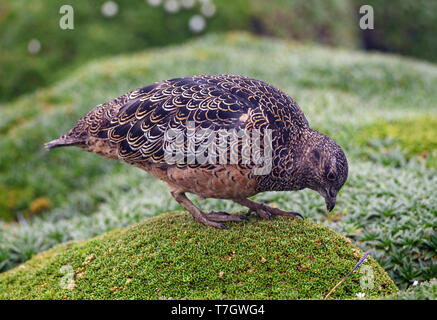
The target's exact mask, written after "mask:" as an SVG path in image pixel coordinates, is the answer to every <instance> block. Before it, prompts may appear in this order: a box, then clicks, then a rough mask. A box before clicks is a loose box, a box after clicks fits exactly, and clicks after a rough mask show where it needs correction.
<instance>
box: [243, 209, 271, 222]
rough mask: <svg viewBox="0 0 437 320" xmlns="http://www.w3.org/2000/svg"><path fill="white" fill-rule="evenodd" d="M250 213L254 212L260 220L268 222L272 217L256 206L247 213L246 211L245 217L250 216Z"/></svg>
mask: <svg viewBox="0 0 437 320" xmlns="http://www.w3.org/2000/svg"><path fill="white" fill-rule="evenodd" d="M252 212H255V213H256V214H257V215H258V217H260V218H261V219H267V220H270V218H271V217H272V215H271V214H270V213H269V212H268V211H266V210H265V209H264V208H263V207H262V206H258V207H256V208H249V211H247V214H246V215H247V216H250V214H251V213H252Z"/></svg>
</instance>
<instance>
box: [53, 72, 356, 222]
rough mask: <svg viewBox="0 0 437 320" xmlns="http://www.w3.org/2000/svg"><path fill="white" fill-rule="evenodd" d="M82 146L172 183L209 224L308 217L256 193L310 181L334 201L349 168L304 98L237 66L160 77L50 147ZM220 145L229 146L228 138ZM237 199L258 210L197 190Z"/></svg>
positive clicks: (177, 195) (100, 109) (103, 107)
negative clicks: (230, 70)
mask: <svg viewBox="0 0 437 320" xmlns="http://www.w3.org/2000/svg"><path fill="white" fill-rule="evenodd" d="M64 146H76V147H79V148H81V149H83V150H85V151H88V152H93V153H95V154H98V155H100V156H103V157H105V158H108V159H113V160H122V161H124V162H126V163H129V164H131V165H134V166H136V167H138V168H140V169H142V170H145V171H147V172H148V173H149V174H151V175H153V176H155V177H156V178H158V179H160V180H162V181H164V182H165V183H167V185H168V188H169V191H170V194H171V195H172V197H173V198H174V199H175V200H176V201H177V202H178V203H179V204H180V205H181V206H182V207H183V208H185V209H186V210H187V211H188V212H190V213H191V214H192V216H193V217H194V219H195V220H196V221H198V222H200V223H202V224H203V225H206V226H211V227H215V228H219V229H226V228H227V226H226V225H225V224H224V222H227V221H235V222H241V221H248V220H249V219H248V217H249V216H250V214H252V213H255V214H257V215H258V216H259V217H260V218H262V219H270V218H271V217H272V216H276V215H278V216H288V217H291V218H297V217H299V218H303V216H302V215H301V214H300V213H298V212H293V211H286V210H282V209H279V208H276V207H272V206H269V205H267V204H264V203H260V202H256V201H254V200H251V199H250V197H252V196H254V195H256V194H258V193H262V192H267V191H298V190H302V189H305V188H309V189H311V190H314V191H316V192H318V193H319V194H320V195H321V196H322V197H323V198H324V199H325V204H326V208H327V210H328V211H332V210H333V208H334V206H335V204H336V198H337V194H338V192H339V191H340V189H341V188H342V187H343V185H344V184H345V182H346V180H347V176H348V162H347V159H346V155H345V153H344V151H343V150H342V148H341V147H340V146H339V145H338V144H337V143H336V142H335V141H334V140H332V139H331V138H329V137H328V136H326V135H324V134H323V133H320V132H318V131H316V130H314V129H312V128H311V127H310V125H309V122H308V120H307V119H306V117H305V115H304V113H303V111H302V110H301V108H300V107H299V105H298V104H297V103H296V102H295V101H294V100H293V99H292V98H291V97H290V96H289V95H287V94H286V93H285V92H283V91H282V90H280V89H277V88H275V87H274V86H272V85H270V84H268V83H267V82H264V81H261V80H257V79H254V78H249V77H245V76H241V75H234V74H211V75H195V76H188V77H179V78H173V79H169V80H165V81H159V82H155V83H153V84H150V85H148V86H146V87H143V88H139V89H136V90H133V91H130V92H128V93H126V94H124V95H122V96H120V97H118V98H115V99H113V100H110V101H108V102H106V103H103V104H99V105H97V106H96V107H95V108H93V109H92V110H91V111H90V112H89V113H87V114H86V115H85V116H83V117H82V118H81V119H80V120H78V122H77V123H76V125H75V126H74V127H73V128H72V129H71V130H70V131H69V132H67V133H66V134H64V135H62V136H61V137H60V138H59V139H56V140H53V141H50V142H48V143H46V144H45V147H46V149H47V150H49V149H52V148H56V147H64ZM218 146H220V147H221V148H218ZM188 193H189V194H194V195H196V196H198V197H199V198H200V199H206V198H216V199H223V200H230V201H233V202H235V203H238V204H240V205H242V206H244V207H247V208H248V213H247V214H246V215H244V214H238V215H237V214H229V213H227V212H221V211H211V212H203V211H202V210H201V209H200V208H199V207H198V206H196V205H195V204H194V203H193V202H192V201H191V200H190V199H189V198H188V197H187V194H188Z"/></svg>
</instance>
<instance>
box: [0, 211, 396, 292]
mask: <svg viewBox="0 0 437 320" xmlns="http://www.w3.org/2000/svg"><path fill="white" fill-rule="evenodd" d="M229 227H230V228H229V229H228V230H215V229H212V228H206V227H203V226H201V225H199V224H198V223H196V222H195V221H193V219H192V217H191V216H190V215H189V214H187V213H185V212H174V213H168V214H163V215H160V216H157V217H154V218H151V219H149V220H145V221H143V222H141V223H139V224H137V225H134V226H131V227H128V228H124V229H118V230H115V231H111V232H109V233H107V234H105V235H103V236H100V237H97V238H94V239H91V240H85V241H81V242H70V243H66V244H62V245H59V246H57V247H55V248H54V249H52V250H49V251H46V252H43V253H41V254H39V255H37V256H35V257H33V258H32V259H31V260H29V261H27V262H26V263H25V264H23V265H21V266H19V267H17V268H15V269H12V270H10V271H8V272H5V273H3V274H1V275H0V288H2V290H0V299H170V298H173V299H178V298H179V299H180V298H186V299H297V298H323V297H324V296H325V295H326V294H327V293H328V292H329V291H330V289H331V288H332V287H333V286H334V285H335V284H336V283H337V282H338V281H339V280H340V279H341V278H342V277H343V276H344V275H345V274H347V273H348V272H349V271H350V270H351V269H352V268H353V267H354V265H355V264H356V263H357V261H358V260H359V258H360V257H361V256H362V255H363V252H362V251H361V250H360V249H358V248H357V247H355V246H354V245H353V244H351V242H350V241H349V240H348V239H346V238H345V237H343V236H340V235H339V234H337V233H335V232H334V231H332V230H330V229H329V228H327V227H325V226H322V225H319V224H316V223H314V222H311V221H310V220H305V221H301V220H293V219H288V218H274V219H272V220H271V221H261V220H259V219H257V218H255V217H253V218H251V221H250V222H249V223H231V224H230V225H229ZM364 265H367V266H370V267H371V269H372V271H373V279H374V285H373V288H372V289H362V288H361V287H360V278H361V277H362V274H361V273H360V272H359V270H358V271H357V272H355V273H354V274H352V275H351V277H349V279H348V280H346V282H345V283H344V284H343V285H341V286H340V287H339V288H338V289H337V290H336V291H335V292H334V293H333V295H332V296H331V297H332V298H337V299H344V298H355V297H356V294H357V293H358V292H364V293H366V297H382V296H386V295H389V294H392V293H395V292H396V291H397V288H396V286H395V285H394V283H393V282H392V280H391V279H390V278H389V276H388V275H387V274H386V272H385V271H384V270H383V269H382V268H381V267H380V266H379V265H378V264H377V262H376V261H375V260H373V259H372V258H369V259H368V260H367V261H366V262H365V263H364Z"/></svg>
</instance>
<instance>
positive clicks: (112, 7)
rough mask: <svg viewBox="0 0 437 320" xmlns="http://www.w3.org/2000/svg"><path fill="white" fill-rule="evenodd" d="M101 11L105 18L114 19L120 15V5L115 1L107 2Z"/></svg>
mask: <svg viewBox="0 0 437 320" xmlns="http://www.w3.org/2000/svg"><path fill="white" fill-rule="evenodd" d="M101 11H102V14H103V15H104V16H105V17H108V18H111V17H114V16H115V15H116V14H117V13H118V4H117V3H115V2H114V1H106V2H105V3H104V4H103V5H102V8H101Z"/></svg>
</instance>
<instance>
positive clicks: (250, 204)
mask: <svg viewBox="0 0 437 320" xmlns="http://www.w3.org/2000/svg"><path fill="white" fill-rule="evenodd" d="M234 202H236V203H238V204H241V205H242V206H245V207H247V208H249V212H248V214H250V213H251V212H256V213H257V214H258V216H260V217H261V218H263V219H270V217H271V215H277V216H287V217H293V218H296V217H299V218H302V219H304V217H303V216H302V215H301V214H300V213H297V212H293V211H285V210H281V209H278V208H273V207H270V206H268V205H266V204H264V203H259V202H255V201H252V200H250V199H238V200H234Z"/></svg>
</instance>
